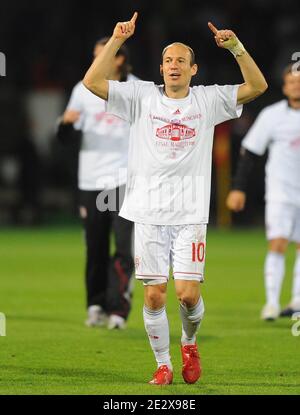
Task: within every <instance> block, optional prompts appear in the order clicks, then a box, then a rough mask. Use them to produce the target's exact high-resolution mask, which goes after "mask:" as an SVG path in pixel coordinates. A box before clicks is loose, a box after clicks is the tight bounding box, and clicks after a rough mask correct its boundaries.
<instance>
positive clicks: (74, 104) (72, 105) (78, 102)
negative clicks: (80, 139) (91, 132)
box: [66, 83, 84, 130]
mask: <svg viewBox="0 0 300 415" xmlns="http://www.w3.org/2000/svg"><path fill="white" fill-rule="evenodd" d="M82 87H83V85H82V84H81V83H79V84H77V85H75V87H74V88H73V90H72V93H71V96H70V99H69V102H68V104H67V108H66V110H72V111H78V112H80V114H81V115H80V118H79V120H78V121H76V123H74V125H73V127H74V128H75V130H80V129H81V128H82V124H83V109H84V108H83V107H84V105H83V96H82V93H81V88H82Z"/></svg>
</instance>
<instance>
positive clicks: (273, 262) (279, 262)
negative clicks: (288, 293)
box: [265, 251, 285, 307]
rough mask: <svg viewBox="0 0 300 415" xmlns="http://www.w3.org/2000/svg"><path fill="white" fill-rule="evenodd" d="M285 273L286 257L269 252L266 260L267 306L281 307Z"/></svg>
mask: <svg viewBox="0 0 300 415" xmlns="http://www.w3.org/2000/svg"><path fill="white" fill-rule="evenodd" d="M284 272H285V257H284V255H283V254H279V253H277V252H272V251H269V252H268V254H267V256H266V260H265V289H266V298H267V304H269V305H272V306H274V307H279V303H280V293H281V286H282V281H283V277H284Z"/></svg>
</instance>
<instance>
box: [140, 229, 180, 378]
mask: <svg viewBox="0 0 300 415" xmlns="http://www.w3.org/2000/svg"><path fill="white" fill-rule="evenodd" d="M169 250H170V249H169V233H168V227H167V226H164V227H162V226H156V225H144V224H137V223H135V268H136V278H137V279H139V280H142V281H143V284H144V307H143V318H144V325H145V329H146V332H147V335H148V338H149V342H150V346H151V349H152V351H153V354H154V357H155V360H156V363H157V370H156V371H155V373H154V375H153V379H152V380H151V381H150V383H151V384H156V385H162V384H170V383H172V380H173V372H172V364H171V358H170V350H169V349H170V335H169V323H168V318H167V313H166V306H165V304H166V294H167V281H168V275H169Z"/></svg>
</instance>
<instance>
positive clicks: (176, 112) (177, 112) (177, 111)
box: [173, 108, 181, 115]
mask: <svg viewBox="0 0 300 415" xmlns="http://www.w3.org/2000/svg"><path fill="white" fill-rule="evenodd" d="M173 114H174V115H178V114H181V112H180V109H179V108H178V109H177V110H176V111H175V112H173Z"/></svg>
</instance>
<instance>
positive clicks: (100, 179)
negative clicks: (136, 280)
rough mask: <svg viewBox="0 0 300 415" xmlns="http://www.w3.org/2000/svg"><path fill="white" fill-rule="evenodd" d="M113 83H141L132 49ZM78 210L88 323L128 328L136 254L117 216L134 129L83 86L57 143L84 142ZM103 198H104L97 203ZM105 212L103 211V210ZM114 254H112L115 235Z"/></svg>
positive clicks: (117, 63) (117, 64) (114, 69)
mask: <svg viewBox="0 0 300 415" xmlns="http://www.w3.org/2000/svg"><path fill="white" fill-rule="evenodd" d="M107 41H108V38H103V39H101V40H99V41H98V42H97V43H96V45H95V47H94V57H96V56H97V55H98V54H99V53H101V52H102V49H103V47H104V45H105V44H106V43H107ZM109 79H112V80H118V81H126V80H130V79H136V78H135V77H134V76H133V75H131V74H130V65H129V56H128V49H127V47H126V46H125V45H124V47H122V48H121V49H120V50H119V53H118V54H117V56H116V57H115V58H114V60H113V61H112V64H111V71H110V74H109ZM76 130H77V131H78V130H81V131H82V137H81V142H80V144H79V146H80V151H79V167H78V188H79V193H80V195H79V205H80V206H79V210H80V216H81V218H82V221H83V226H84V230H85V242H86V270H85V282H86V290H87V310H88V316H87V320H86V325H87V326H89V327H94V326H101V325H104V324H105V323H106V322H107V318H108V322H107V324H108V328H109V329H114V328H120V329H123V328H125V322H126V320H127V318H128V314H129V311H130V304H131V290H130V279H131V275H132V272H133V259H132V254H131V235H132V223H131V222H130V221H127V220H125V219H124V218H122V217H120V216H118V213H119V209H120V207H121V204H122V200H123V195H124V191H125V183H126V178H127V153H128V139H129V125H128V124H127V123H125V122H124V121H123V120H121V119H120V118H117V117H115V116H112V115H109V114H107V113H106V112H105V102H104V100H102V99H100V98H98V97H97V96H96V95H93V94H92V93H91V92H90V91H88V90H87V89H86V88H85V87H84V85H83V84H82V82H79V83H78V84H77V85H76V86H75V87H74V89H73V91H72V94H71V98H70V100H69V103H68V105H67V109H66V110H65V112H64V114H63V116H62V118H61V120H60V122H59V126H58V131H57V136H58V139H59V140H60V141H62V142H64V143H67V142H68V141H69V142H70V141H72V140H73V139H75V140H79V138H78V136H77V138H76V137H75V136H74V133H76ZM101 192H105V193H103V194H102V196H103V199H105V197H109V198H111V199H110V200H114V199H115V201H116V204H115V206H109V209H106V210H105V209H104V208H105V206H103V203H102V206H100V205H101V203H99V204H97V203H96V200H97V197H98V196H99V194H100V193H101ZM98 200H99V199H98ZM100 210H101V211H100ZM112 231H113V233H114V242H115V253H114V255H113V257H111V256H110V246H111V243H110V239H111V233H112Z"/></svg>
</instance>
